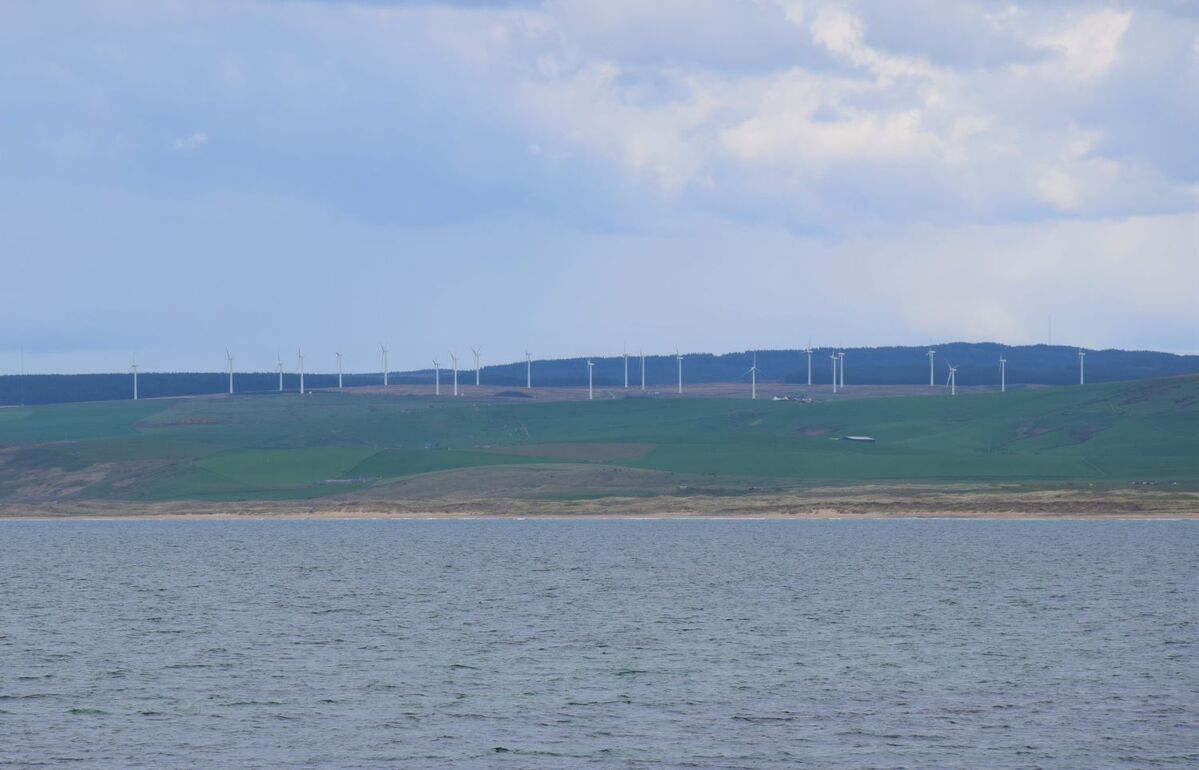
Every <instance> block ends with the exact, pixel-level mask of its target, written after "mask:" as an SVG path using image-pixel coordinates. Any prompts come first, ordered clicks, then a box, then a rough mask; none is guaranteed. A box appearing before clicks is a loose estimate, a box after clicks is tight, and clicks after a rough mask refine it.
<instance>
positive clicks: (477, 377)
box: [470, 348, 479, 388]
mask: <svg viewBox="0 0 1199 770" xmlns="http://www.w3.org/2000/svg"><path fill="white" fill-rule="evenodd" d="M470 352H472V353H474V354H475V387H476V388H477V387H479V351H477V350H475V349H474V348H471V349H470Z"/></svg>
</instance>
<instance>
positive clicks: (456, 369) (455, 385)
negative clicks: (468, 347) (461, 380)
mask: <svg viewBox="0 0 1199 770" xmlns="http://www.w3.org/2000/svg"><path fill="white" fill-rule="evenodd" d="M450 360H451V361H453V362H454V395H455V396H456V395H458V356H456V355H454V354H453V353H450Z"/></svg>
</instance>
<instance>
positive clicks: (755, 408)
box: [0, 377, 1199, 502]
mask: <svg viewBox="0 0 1199 770" xmlns="http://www.w3.org/2000/svg"><path fill="white" fill-rule="evenodd" d="M850 434H852V435H868V436H872V437H874V438H875V439H876V442H875V443H872V444H857V443H850V442H847V441H839V440H836V439H837V437H840V436H843V435H850ZM512 466H519V467H522V468H538V469H545V468H556V469H559V470H563V469H565V470H568V471H569V475H568V476H564V478H567V477H568V478H570V479H574V481H571V482H570V483H571V484H575V485H577V486H578V489H577V490H575V491H577V492H578V494H604V493H605V491H607V490H609V489H616V488H617V487H619V489H620V492H621V494H637V493H639V491H640V492H641V493H644V494H655V493H658V492H660V491H661V490H664V489H674V490H677V489H678V487H679V486H680V485H683V486H687V485H698V486H699V487H705V488H708V489H720V490H724V491H725V492H728V493H738V492H744V491H751V490H752V489H753V488H755V487H757V486H759V485H763V484H766V485H775V486H779V485H782V486H795V485H806V484H829V483H832V484H842V483H844V484H849V483H858V482H900V481H903V482H906V481H920V482H946V483H958V482H984V483H986V482H996V483H1007V482H1019V483H1024V484H1032V485H1043V486H1064V485H1069V484H1095V485H1097V486H1104V485H1118V486H1127V485H1129V484H1131V483H1132V482H1133V481H1154V482H1158V483H1165V484H1170V483H1171V482H1177V483H1178V484H1179V485H1180V486H1182V487H1185V488H1194V487H1196V486H1199V377H1183V378H1172V379H1165V380H1146V381H1140V382H1133V383H1112V384H1103V385H1088V386H1087V387H1085V388H1079V387H1068V388H1054V389H1042V390H1032V391H1024V392H1019V393H1008V394H990V395H974V396H958V397H955V398H950V397H941V398H930V397H918V398H888V399H873V400H865V399H863V400H855V401H844V402H826V403H815V404H801V403H796V402H770V401H756V402H755V401H748V400H734V399H711V400H705V399H678V400H674V399H664V400H657V399H624V400H612V401H596V402H558V403H513V404H494V405H493V404H486V405H480V404H470V403H462V402H454V401H452V400H451V399H448V398H443V399H440V400H434V399H426V398H396V397H388V396H368V395H336V394H331V393H319V394H311V395H308V396H305V397H300V396H297V395H295V394H289V395H284V396H245V397H233V398H228V397H225V398H205V399H182V400H161V401H141V402H137V403H133V402H116V403H93V404H71V405H61V406H43V407H33V408H21V409H0V500H4V501H9V502H12V501H45V500H79V499H117V500H122V499H124V500H141V501H152V500H217V501H220V500H293V499H309V498H318V497H326V496H334V495H348V494H359V495H368V496H376V497H377V496H386V495H389V494H392V495H403V494H405V492H404V491H403V490H404V488H405V487H404V485H403V484H400V485H396V484H395V481H396V480H397V479H413V478H417V477H419V478H421V479H426V480H427V479H437V478H441V476H439V475H438V474H439V473H440V472H445V471H453V470H455V469H486V468H490V467H495V468H496V470H499V469H500V468H502V467H508V468H511V467H512ZM614 468H615V469H621V468H623V469H628V470H620V471H619V472H617V471H614V470H613V469H614ZM604 474H609V475H607V476H605V475H604ZM453 477H454V478H459V477H460V474H459V475H457V476H453ZM492 477H494V478H499V476H495V475H494V474H493V476H492ZM447 478H448V477H447ZM480 478H482V476H480ZM605 479H609V480H610V481H605ZM617 479H619V481H617ZM529 494H537V492H535V491H530V492H529Z"/></svg>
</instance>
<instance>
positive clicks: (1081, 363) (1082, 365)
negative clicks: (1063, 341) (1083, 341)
mask: <svg viewBox="0 0 1199 770" xmlns="http://www.w3.org/2000/svg"><path fill="white" fill-rule="evenodd" d="M1086 357H1087V354H1086V353H1085V352H1084V351H1083V349H1082V348H1079V349H1078V384H1079V385H1086V384H1087V378H1086Z"/></svg>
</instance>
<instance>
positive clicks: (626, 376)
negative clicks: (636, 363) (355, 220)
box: [624, 348, 629, 390]
mask: <svg viewBox="0 0 1199 770" xmlns="http://www.w3.org/2000/svg"><path fill="white" fill-rule="evenodd" d="M624 389H625V390H628V389H629V350H628V348H625V351H624Z"/></svg>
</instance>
